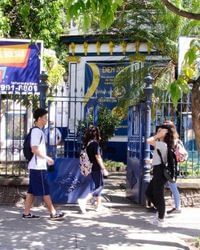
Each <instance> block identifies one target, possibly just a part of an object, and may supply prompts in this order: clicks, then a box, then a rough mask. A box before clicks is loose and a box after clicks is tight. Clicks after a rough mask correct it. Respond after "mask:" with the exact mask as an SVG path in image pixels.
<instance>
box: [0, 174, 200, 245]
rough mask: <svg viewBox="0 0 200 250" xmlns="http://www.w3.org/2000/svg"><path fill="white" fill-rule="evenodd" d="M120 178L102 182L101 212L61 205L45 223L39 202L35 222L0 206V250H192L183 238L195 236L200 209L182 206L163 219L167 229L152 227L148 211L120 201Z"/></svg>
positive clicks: (199, 232)
mask: <svg viewBox="0 0 200 250" xmlns="http://www.w3.org/2000/svg"><path fill="white" fill-rule="evenodd" d="M123 180H124V176H123V175H115V174H113V175H112V176H111V178H109V179H108V180H106V182H107V185H106V189H105V192H106V193H109V194H110V196H107V195H106V197H107V198H106V200H105V203H104V205H105V207H106V209H105V211H103V212H101V213H100V212H99V213H97V212H95V211H94V209H93V208H92V207H89V209H88V211H89V212H88V214H86V215H82V214H80V213H79V208H78V206H76V205H66V206H62V207H59V209H62V210H63V211H64V212H65V213H66V217H65V220H64V221H59V222H55V221H50V220H49V218H48V214H47V212H46V209H45V208H44V207H43V206H41V207H36V208H33V211H34V212H35V213H37V214H39V215H41V216H42V218H41V219H40V220H35V221H33V220H22V219H21V212H22V205H18V206H15V207H11V206H0V249H1V250H51V249H65V250H68V249H84V250H85V249H88V250H95V249H106V250H107V249H109V250H110V249H112V250H118V249H120V250H126V249H127V250H128V249H131V250H133V249H136V250H137V249H142V250H143V249H147V250H157V249H158V250H164V249H166V250H172V249H173V250H175V249H176V250H178V249H194V248H189V247H188V244H187V242H188V240H191V239H194V237H197V236H200V208H183V209H182V213H181V214H176V215H170V216H167V217H166V219H167V222H168V227H167V228H158V227H156V226H153V225H151V224H150V223H149V221H150V220H151V219H152V218H153V216H154V214H151V213H148V212H146V210H145V209H144V208H142V207H140V206H138V205H134V204H131V203H130V202H129V201H128V200H126V199H125V191H124V190H123V189H120V188H119V186H120V184H121V183H123ZM110 187H112V189H113V190H110ZM109 200H110V201H109Z"/></svg>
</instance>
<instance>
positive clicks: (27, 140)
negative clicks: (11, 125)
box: [23, 127, 42, 162]
mask: <svg viewBox="0 0 200 250" xmlns="http://www.w3.org/2000/svg"><path fill="white" fill-rule="evenodd" d="M34 128H38V127H33V128H31V129H30V130H29V132H28V134H27V135H26V136H25V137H24V143H23V153H24V157H25V159H26V160H27V161H28V162H29V161H30V160H31V159H32V157H33V152H32V149H31V131H32V129H34ZM39 129H40V128H39ZM41 141H42V136H41V138H40V143H41Z"/></svg>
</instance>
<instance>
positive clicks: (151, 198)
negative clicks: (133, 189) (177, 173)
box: [145, 178, 154, 205]
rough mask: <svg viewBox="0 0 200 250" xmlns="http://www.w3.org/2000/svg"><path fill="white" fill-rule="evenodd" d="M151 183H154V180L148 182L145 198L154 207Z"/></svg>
mask: <svg viewBox="0 0 200 250" xmlns="http://www.w3.org/2000/svg"><path fill="white" fill-rule="evenodd" d="M153 182H154V178H153V179H151V181H150V182H149V185H148V187H147V190H146V192H145V194H146V197H147V199H148V202H149V203H153V205H154V199H153Z"/></svg>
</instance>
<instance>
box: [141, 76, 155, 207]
mask: <svg viewBox="0 0 200 250" xmlns="http://www.w3.org/2000/svg"><path fill="white" fill-rule="evenodd" d="M145 83H146V86H145V88H144V94H145V97H146V101H145V105H146V118H145V138H144V144H145V145H144V165H143V178H142V185H141V203H142V204H143V205H146V196H145V191H146V188H147V186H148V184H149V182H150V169H151V165H150V154H151V151H150V145H149V144H147V138H148V137H150V136H151V103H152V93H153V88H152V83H153V78H152V76H151V75H150V74H148V75H147V76H146V77H145Z"/></svg>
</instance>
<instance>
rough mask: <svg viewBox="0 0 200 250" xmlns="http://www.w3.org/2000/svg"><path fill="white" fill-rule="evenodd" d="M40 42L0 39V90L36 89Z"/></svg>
mask: <svg viewBox="0 0 200 250" xmlns="http://www.w3.org/2000/svg"><path fill="white" fill-rule="evenodd" d="M41 50H42V43H41V42H36V43H32V44H31V43H29V42H28V41H23V40H21V41H20V40H19V41H17V40H13V41H12V40H0V92H1V93H16V94H19V93H20V94H22V93H29V92H30V93H32V92H37V91H38V83H39V77H40V61H41Z"/></svg>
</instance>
